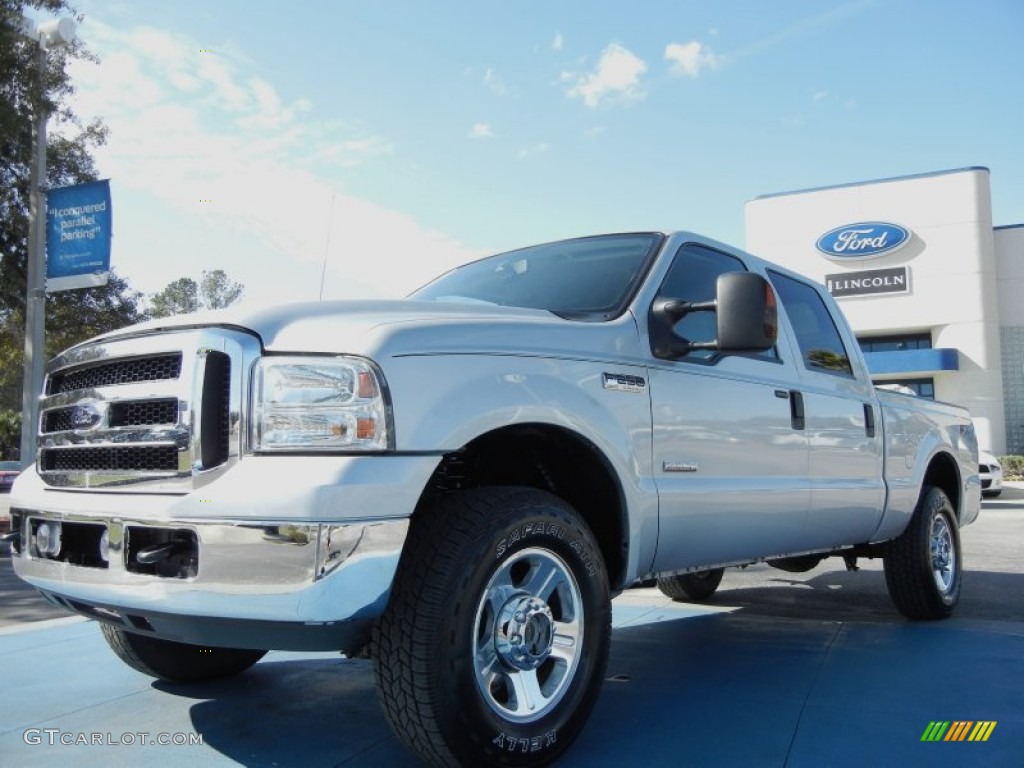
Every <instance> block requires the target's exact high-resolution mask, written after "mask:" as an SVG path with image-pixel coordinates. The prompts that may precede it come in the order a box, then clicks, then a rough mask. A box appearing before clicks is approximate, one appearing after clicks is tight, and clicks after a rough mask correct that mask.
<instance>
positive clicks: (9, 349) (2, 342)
mask: <svg viewBox="0 0 1024 768" xmlns="http://www.w3.org/2000/svg"><path fill="white" fill-rule="evenodd" d="M30 9H33V10H35V11H41V12H42V13H41V15H42V16H43V17H44V18H46V17H51V18H59V17H62V16H69V15H70V16H73V17H75V19H76V20H77V21H79V22H81V20H82V17H81V16H80V15H79V14H78V13H77V12H76V11H75V9H74V8H73V7H72V6H71V5H70V4H69V3H68V2H67V1H66V0H0V412H2V411H5V410H9V411H14V412H20V410H21V389H22V377H23V372H24V346H25V342H24V339H25V282H26V274H27V263H28V230H29V176H30V166H31V161H32V136H33V124H34V120H35V118H36V116H37V115H39V114H40V111H41V110H46V111H47V112H48V113H49V114H50V115H51V126H53V125H56V126H57V127H58V128H59V130H56V131H53V130H51V132H50V135H49V136H48V138H47V171H46V186H47V187H48V188H53V187H64V186H70V185H73V184H81V183H83V182H87V181H94V180H95V179H96V178H97V173H96V167H95V165H94V163H93V159H92V154H91V153H92V151H93V150H94V149H95V148H96V147H99V146H102V145H103V144H104V143H105V142H106V139H107V128H106V126H105V125H104V124H103V123H102V122H100V121H95V122H93V123H90V124H88V125H84V126H83V125H82V124H81V122H80V121H79V120H78V119H77V118H76V116H75V115H74V113H73V112H72V110H71V109H70V107H68V105H67V99H68V97H69V96H70V95H71V94H72V93H73V92H74V87H73V85H72V83H71V80H70V77H69V75H68V64H69V62H71V61H73V60H75V59H87V60H94V57H93V56H92V54H90V53H89V52H88V51H87V50H86V49H85V46H84V43H82V42H81V41H76V42H75V43H73V44H72V45H71V46H69V47H66V48H57V49H54V50H50V51H49V52H48V53H47V55H46V57H45V66H44V71H43V73H42V77H41V78H40V76H39V72H38V58H37V51H38V46H37V44H36V43H35V42H34V41H32V40H29V39H27V38H26V37H24V36H23V34H22V32H21V30H20V22H21V19H22V17H23V16H24V15H25V12H26V11H28V10H30ZM33 15H39V14H33ZM139 299H141V294H139V293H137V292H135V291H133V290H132V288H131V286H130V285H129V284H128V282H127V281H126V280H125V279H123V278H120V277H118V276H117V275H116V274H111V276H110V280H109V282H108V283H107V285H106V286H103V287H98V288H88V289H79V290H72V291H61V292H59V293H54V294H50V295H49V296H47V298H46V336H47V339H46V354H47V355H53V354H55V353H56V352H58V351H60V350H62V349H64V348H66V347H69V346H71V345H73V344H76V343H78V342H80V341H84V340H85V339H87V338H89V337H90V336H94V335H96V334H97V333H102V332H105V331H110V330H114V329H116V328H120V327H122V326H124V325H127V324H129V323H134V322H137V321H138V320H141V319H143V313H142V312H141V310H140V309H139V304H138V302H139ZM2 428H3V427H2V424H0V430H2Z"/></svg>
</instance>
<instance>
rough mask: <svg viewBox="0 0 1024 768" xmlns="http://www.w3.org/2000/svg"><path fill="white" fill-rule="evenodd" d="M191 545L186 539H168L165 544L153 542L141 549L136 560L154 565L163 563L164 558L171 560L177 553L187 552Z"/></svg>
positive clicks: (141, 563) (143, 563)
mask: <svg viewBox="0 0 1024 768" xmlns="http://www.w3.org/2000/svg"><path fill="white" fill-rule="evenodd" d="M188 549H189V545H188V543H187V542H184V541H166V542H164V543H163V544H153V545H151V546H148V547H146V548H145V549H140V550H139V551H138V553H137V554H136V555H135V562H137V563H139V564H140V565H153V564H154V563H162V562H163V561H164V560H169V559H170V558H172V557H174V556H175V555H178V554H181V553H182V552H187V551H188Z"/></svg>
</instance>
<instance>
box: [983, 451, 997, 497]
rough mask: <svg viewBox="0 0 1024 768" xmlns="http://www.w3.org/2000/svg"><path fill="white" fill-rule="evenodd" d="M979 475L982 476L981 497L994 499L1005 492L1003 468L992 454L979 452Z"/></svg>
mask: <svg viewBox="0 0 1024 768" xmlns="http://www.w3.org/2000/svg"><path fill="white" fill-rule="evenodd" d="M978 474H979V475H980V476H981V495H982V496H984V497H985V498H986V499H994V498H995V497H996V496H998V495H999V494H1001V493H1002V492H1003V468H1002V466H1001V465H1000V464H999V460H998V459H997V458H996V457H995V456H993V455H992V454H991V453H988V452H987V451H979V452H978Z"/></svg>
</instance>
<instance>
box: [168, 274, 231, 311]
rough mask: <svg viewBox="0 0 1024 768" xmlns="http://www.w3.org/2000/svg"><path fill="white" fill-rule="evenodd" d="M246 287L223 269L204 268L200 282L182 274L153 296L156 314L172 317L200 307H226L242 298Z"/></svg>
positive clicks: (197, 309)
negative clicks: (207, 269)
mask: <svg viewBox="0 0 1024 768" xmlns="http://www.w3.org/2000/svg"><path fill="white" fill-rule="evenodd" d="M244 292H245V288H244V286H243V285H242V284H241V283H236V282H235V281H234V280H231V279H230V278H229V277H228V276H227V274H226V273H225V272H224V270H222V269H214V270H212V271H210V272H207V271H206V270H203V276H202V278H200V280H199V282H198V283H197V282H196V281H195V280H193V279H192V278H191V277H179V278H178V279H177V280H175V281H173V282H171V283H168V285H167V287H166V288H164V289H163V290H162V291H160V292H159V293H155V294H153V296H152V298H151V299H150V302H151V306H150V315H151V316H152V317H170V316H171V315H183V314H185V313H187V312H197V311H199V310H200V309H223V308H224V307H229V306H231V305H232V304H234V303H235V302H236V301H238V300H239V299H240V298H241V297H242V294H243V293H244Z"/></svg>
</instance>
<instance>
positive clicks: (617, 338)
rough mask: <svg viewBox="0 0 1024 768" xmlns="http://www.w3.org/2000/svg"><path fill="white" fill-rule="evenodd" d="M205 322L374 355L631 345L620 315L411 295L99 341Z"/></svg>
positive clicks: (290, 308) (630, 330)
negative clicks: (577, 315)
mask: <svg viewBox="0 0 1024 768" xmlns="http://www.w3.org/2000/svg"><path fill="white" fill-rule="evenodd" d="M208 327H225V328H238V329H243V330H246V331H249V332H251V333H254V334H256V335H257V336H259V338H260V340H261V341H262V343H263V347H264V349H265V350H267V351H268V352H279V353H284V352H288V353H303V352H306V353H326V354H338V353H344V354H354V355H365V356H367V357H371V358H374V359H380V358H382V357H393V356H400V355H410V354H446V353H447V354H473V353H478V354H487V353H490V354H540V355H554V356H566V355H568V356H573V357H578V356H580V355H581V354H590V355H598V354H599V355H601V356H607V355H609V354H612V355H613V356H615V357H620V356H622V354H623V353H626V354H625V356H626V357H628V358H633V357H634V354H635V347H636V344H637V338H636V326H635V325H634V323H633V322H632V318H631V316H629V315H628V314H627V315H625V316H624V317H622V318H619V320H618V321H611V322H599V323H594V322H583V321H575V320H565V319H563V318H561V317H558V316H557V315H554V314H552V313H551V312H547V311H545V310H539V309H522V308H518V307H503V306H498V305H491V304H484V303H479V304H478V303H465V304H463V303H461V302H459V303H456V302H451V303H442V302H433V301H411V300H388V301H331V302H306V303H297V304H282V305H275V306H268V307H251V308H246V307H238V308H229V309H225V310H216V311H211V312H199V313H195V314H189V315H177V316H175V317H168V318H161V319H158V320H150V321H147V322H145V323H141V324H139V325H134V326H130V327H128V328H123V329H120V330H118V331H114V332H111V333H108V334H105V335H104V336H101V337H99V338H100V339H113V338H119V337H124V336H137V335H146V334H150V333H159V332H163V331H176V330H186V329H191V328H208ZM624 337H625V338H624ZM630 339H631V341H630ZM627 350H628V352H627Z"/></svg>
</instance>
